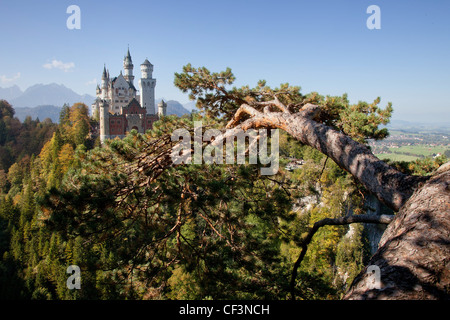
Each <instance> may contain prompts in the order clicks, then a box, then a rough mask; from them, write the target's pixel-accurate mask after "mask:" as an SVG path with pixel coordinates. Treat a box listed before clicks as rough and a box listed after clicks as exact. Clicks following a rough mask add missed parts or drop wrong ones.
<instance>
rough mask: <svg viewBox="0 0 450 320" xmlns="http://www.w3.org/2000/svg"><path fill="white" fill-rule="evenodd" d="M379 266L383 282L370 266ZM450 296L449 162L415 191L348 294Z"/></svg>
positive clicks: (354, 296) (353, 296) (362, 296)
mask: <svg viewBox="0 0 450 320" xmlns="http://www.w3.org/2000/svg"><path fill="white" fill-rule="evenodd" d="M373 266H377V267H378V268H379V271H380V286H379V288H373V285H372V280H373V275H372V274H371V273H370V272H368V270H373ZM449 298H450V162H447V163H446V164H444V165H443V166H441V168H440V169H439V170H438V171H437V172H436V173H435V174H434V175H433V176H432V178H431V179H429V180H428V181H427V182H426V183H425V185H424V186H422V187H421V188H419V189H418V190H416V192H415V193H414V194H413V196H412V197H411V198H410V199H409V200H408V201H407V203H406V204H405V205H404V206H403V207H402V208H401V210H400V212H399V213H398V214H397V215H396V217H395V218H394V220H393V221H392V222H391V223H390V224H389V226H388V227H387V229H386V231H385V232H384V234H383V237H382V238H381V241H380V244H379V249H378V251H377V252H376V253H375V255H374V256H373V257H372V258H371V260H370V262H369V263H368V266H367V267H366V269H365V270H363V271H362V272H361V273H360V274H359V275H358V276H357V277H356V278H355V280H354V282H353V284H352V286H351V288H350V290H349V292H348V293H347V294H346V295H345V297H344V299H349V300H355V299H408V300H411V299H414V300H415V299H449Z"/></svg>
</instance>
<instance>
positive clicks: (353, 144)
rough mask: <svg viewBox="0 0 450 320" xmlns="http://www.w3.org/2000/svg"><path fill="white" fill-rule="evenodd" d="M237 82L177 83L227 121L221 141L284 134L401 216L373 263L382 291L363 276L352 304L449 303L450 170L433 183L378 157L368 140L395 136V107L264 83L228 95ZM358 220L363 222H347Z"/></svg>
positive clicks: (202, 76) (211, 78) (226, 76)
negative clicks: (253, 133)
mask: <svg viewBox="0 0 450 320" xmlns="http://www.w3.org/2000/svg"><path fill="white" fill-rule="evenodd" d="M234 80H235V78H234V76H233V74H232V72H231V70H230V69H227V70H226V71H224V72H220V73H211V72H210V71H209V70H207V69H206V68H193V67H192V66H191V65H187V66H185V67H184V68H183V72H182V73H180V74H178V73H177V74H175V85H176V86H178V87H179V88H180V89H181V90H182V91H184V92H189V94H190V97H191V98H192V99H197V107H198V108H199V109H200V110H201V112H202V113H203V114H204V115H205V116H206V117H220V118H221V119H222V120H223V121H224V124H226V127H227V128H228V129H229V130H228V131H227V132H225V133H224V134H223V135H222V136H220V137H217V138H216V141H219V140H221V139H225V138H226V136H228V135H233V134H234V133H235V132H236V131H237V130H241V129H243V130H244V131H245V130H248V129H250V128H255V129H256V128H278V129H282V130H284V131H286V132H287V133H289V134H290V135H291V136H292V137H294V138H295V139H297V140H299V141H300V142H302V143H303V144H306V145H309V146H311V147H313V148H315V149H317V150H319V151H321V152H322V153H324V154H325V155H327V156H328V157H329V158H331V159H332V160H333V161H335V162H336V163H337V164H338V165H339V166H340V167H341V168H343V169H344V170H346V171H348V172H349V173H350V174H352V175H353V177H355V179H356V180H357V181H358V182H359V183H361V184H362V186H364V188H365V189H367V191H369V192H371V193H372V194H374V195H375V196H376V197H377V198H378V199H379V200H380V201H381V202H383V203H384V204H385V205H387V206H388V207H390V208H391V209H393V210H394V211H399V213H398V214H397V215H396V216H395V218H394V219H393V221H392V222H390V224H389V226H388V228H387V230H386V232H385V233H384V236H383V238H382V240H381V243H380V244H379V249H378V251H377V252H376V254H375V255H374V256H373V257H372V259H371V260H370V261H369V263H368V265H376V266H378V267H379V268H380V273H381V288H378V289H372V284H371V283H370V282H371V280H372V277H371V275H370V274H368V273H366V270H363V271H362V272H361V274H360V275H359V276H358V277H357V278H356V279H355V281H354V283H353V284H352V287H351V289H350V291H349V292H348V294H347V295H346V296H345V298H346V299H377V298H385V299H417V298H429V299H430V298H448V297H449V290H450V271H449V270H450V268H449V259H450V258H449V257H450V220H449V219H450V215H449V213H450V189H449V184H450V182H449V181H450V179H449V177H450V172H449V170H448V169H449V168H448V166H446V167H444V168H442V169H441V170H440V171H439V172H437V173H436V174H434V175H433V176H432V177H429V176H428V177H422V176H413V175H407V174H404V173H402V172H400V171H398V170H396V169H394V168H393V167H391V166H389V165H388V164H386V163H385V162H384V161H382V160H380V159H378V158H377V157H376V156H374V155H373V154H372V152H371V151H370V149H369V148H368V147H367V146H366V145H365V142H366V141H367V139H381V138H384V137H385V136H386V135H387V134H388V133H387V131H386V130H385V129H379V125H381V124H386V123H388V122H389V118H390V116H391V112H392V107H391V105H390V104H388V106H387V107H386V108H385V109H382V108H380V107H379V106H378V105H379V103H380V99H379V98H377V99H376V100H375V101H374V102H373V103H372V104H369V103H365V102H359V103H358V104H354V105H351V104H350V103H349V101H348V100H347V97H346V95H343V96H342V97H323V96H320V95H318V94H317V93H312V94H309V95H302V94H301V93H300V88H299V87H291V86H289V85H288V84H283V85H281V86H280V88H276V89H271V88H270V87H268V86H266V83H265V82H264V81H260V82H259V83H258V85H257V87H256V88H253V89H250V88H249V87H247V86H245V87H242V88H235V87H234V88H231V89H228V88H227V86H229V85H231V84H232V83H233V82H234ZM371 218H372V217H370V218H369V219H368V220H370V219H371ZM360 220H364V219H361V218H360ZM334 222H335V221H334ZM353 222H357V221H354V220H353V219H348V223H353ZM358 222H361V221H358ZM342 223H345V221H342ZM383 223H385V221H384V222H383Z"/></svg>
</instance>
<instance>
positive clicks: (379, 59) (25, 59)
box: [0, 0, 450, 122]
mask: <svg viewBox="0 0 450 320" xmlns="http://www.w3.org/2000/svg"><path fill="white" fill-rule="evenodd" d="M72 4H75V5H78V6H79V7H80V10H81V29H80V30H69V29H68V28H67V26H66V21H67V19H68V18H69V16H70V14H67V13H66V9H67V7H68V6H69V5H72ZM370 5H378V6H379V8H380V10H381V29H379V30H369V29H368V28H367V26H366V20H367V19H368V18H369V16H370V14H368V13H366V10H367V7H368V6H370ZM0 43H1V45H2V49H1V50H0V87H3V88H5V87H9V86H12V85H14V84H16V85H18V86H19V87H20V88H21V89H22V90H25V89H26V88H27V87H29V86H31V85H33V84H36V83H44V84H46V83H52V82H55V83H59V84H64V85H65V86H67V87H69V88H71V89H73V90H74V91H76V92H77V93H79V94H84V93H88V94H91V95H95V86H96V83H99V82H100V78H101V72H102V69H103V64H104V63H105V64H106V66H107V67H108V68H109V70H110V74H111V75H112V76H116V75H118V74H119V72H120V70H121V69H122V61H123V57H124V55H125V53H126V50H127V46H128V45H129V46H130V51H131V55H132V58H133V63H134V66H135V70H134V73H135V76H136V78H137V79H138V78H139V77H140V71H139V65H140V64H141V63H142V62H143V61H144V60H145V58H148V59H149V60H150V62H151V63H152V64H153V65H154V74H153V75H154V77H155V78H156V79H157V86H156V97H157V98H165V99H174V100H178V101H180V102H181V103H186V102H188V97H187V95H185V94H183V93H181V92H180V91H179V90H178V89H177V88H175V87H174V86H173V75H174V73H175V72H180V71H181V69H182V66H183V65H185V64H187V63H189V62H190V63H192V64H193V65H194V66H205V67H207V68H209V69H210V70H211V71H221V70H224V69H225V68H226V67H230V68H231V69H232V70H233V73H234V74H235V76H236V78H237V80H236V83H235V84H236V85H238V86H240V85H244V84H249V85H251V86H253V85H255V84H256V83H257V81H258V80H260V79H265V80H267V81H268V84H269V85H272V86H278V85H279V84H280V83H285V82H288V83H290V84H292V85H299V86H301V87H302V92H303V93H308V92H311V91H317V92H319V93H321V94H324V95H327V94H329V95H341V94H343V93H347V94H348V95H349V98H350V100H351V101H352V102H357V101H359V100H365V101H373V99H375V98H376V97H378V96H380V97H381V98H382V105H385V104H386V103H387V102H388V101H390V102H392V103H393V106H394V116H393V119H402V120H410V121H428V122H448V121H449V119H450V1H446V0H443V1H437V0H434V1H411V0H410V1H406V0H396V1H381V0H370V1H365V0H347V1H331V0H330V1H324V0H323V1H321V0H318V1H300V0H290V1H285V0H278V1H264V0H257V1H254V0H240V1H237V0H227V1H213V0H209V1H203V0H189V1H168V0H164V1H132V0H129V1H79V0H71V1H62V0H61V1H20V0H16V1H4V0H0ZM136 82H137V81H136Z"/></svg>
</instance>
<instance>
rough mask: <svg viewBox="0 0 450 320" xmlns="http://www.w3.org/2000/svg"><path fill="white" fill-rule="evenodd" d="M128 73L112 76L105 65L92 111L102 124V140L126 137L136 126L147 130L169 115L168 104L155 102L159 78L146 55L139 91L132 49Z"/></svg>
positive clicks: (125, 63) (126, 63) (126, 64)
mask: <svg viewBox="0 0 450 320" xmlns="http://www.w3.org/2000/svg"><path fill="white" fill-rule="evenodd" d="M123 69H124V73H123V74H122V71H120V74H119V76H117V77H115V78H113V79H110V77H109V70H107V69H106V66H104V67H103V74H102V82H101V87H100V86H99V85H97V90H96V94H97V98H96V100H95V101H94V103H93V104H92V106H91V108H92V115H94V116H96V117H97V118H98V120H99V125H100V128H99V129H100V130H99V131H100V141H101V142H103V141H105V139H113V138H115V137H119V138H121V139H122V138H123V137H125V135H126V134H127V132H130V131H131V130H133V129H135V130H137V132H139V133H145V131H147V130H149V129H151V128H152V126H153V122H155V121H156V120H158V119H159V117H160V116H165V115H166V109H167V104H166V103H165V102H164V100H163V101H161V102H160V103H159V104H158V106H157V107H158V110H156V106H155V86H156V79H154V78H153V77H152V73H153V65H152V64H151V63H150V62H149V61H148V60H147V59H145V61H144V62H143V63H142V64H141V79H139V92H140V94H138V92H137V90H136V87H135V86H134V83H133V82H134V75H133V61H132V60H131V55H130V49H128V51H127V55H126V56H125V58H124V60H123Z"/></svg>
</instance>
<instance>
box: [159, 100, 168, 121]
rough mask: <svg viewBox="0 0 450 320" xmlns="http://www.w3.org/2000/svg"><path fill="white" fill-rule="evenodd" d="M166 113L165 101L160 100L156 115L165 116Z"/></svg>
mask: <svg viewBox="0 0 450 320" xmlns="http://www.w3.org/2000/svg"><path fill="white" fill-rule="evenodd" d="M166 114H167V103H165V102H164V100H161V102H160V103H158V117H161V116H165V115H166Z"/></svg>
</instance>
